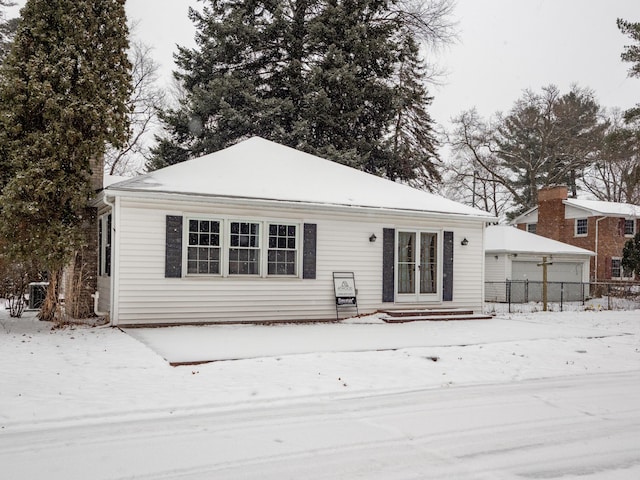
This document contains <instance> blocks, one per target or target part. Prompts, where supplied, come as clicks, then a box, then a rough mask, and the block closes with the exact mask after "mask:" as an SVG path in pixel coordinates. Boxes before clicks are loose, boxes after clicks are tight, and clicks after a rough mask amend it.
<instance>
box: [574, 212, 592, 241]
mask: <svg viewBox="0 0 640 480" xmlns="http://www.w3.org/2000/svg"><path fill="white" fill-rule="evenodd" d="M581 220H584V222H585V228H586V232H584V233H578V222H579V221H581ZM573 236H574V237H588V236H589V218H588V217H581V218H576V219H575V220H574V221H573Z"/></svg>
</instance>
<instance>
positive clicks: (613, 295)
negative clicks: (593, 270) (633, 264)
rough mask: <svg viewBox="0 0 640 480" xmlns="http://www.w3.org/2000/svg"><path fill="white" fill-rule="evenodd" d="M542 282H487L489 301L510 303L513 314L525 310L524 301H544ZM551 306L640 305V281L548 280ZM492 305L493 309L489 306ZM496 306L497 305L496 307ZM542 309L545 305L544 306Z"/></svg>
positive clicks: (609, 307) (612, 307) (619, 307)
mask: <svg viewBox="0 0 640 480" xmlns="http://www.w3.org/2000/svg"><path fill="white" fill-rule="evenodd" d="M543 289H544V285H543V282H541V281H529V280H507V281H505V282H485V302H487V303H488V304H502V305H506V306H508V311H509V313H511V312H513V311H523V308H522V307H517V306H519V305H524V304H540V305H542V302H543ZM547 303H548V304H549V305H550V307H551V308H550V309H552V310H556V311H557V310H559V311H563V310H565V309H569V308H570V309H572V310H575V309H576V308H580V307H582V308H588V309H596V308H597V309H606V310H626V309H630V308H640V283H636V282H608V283H607V282H595V283H581V282H547ZM489 308H492V307H491V306H489ZM494 308H495V307H494ZM540 309H542V308H540Z"/></svg>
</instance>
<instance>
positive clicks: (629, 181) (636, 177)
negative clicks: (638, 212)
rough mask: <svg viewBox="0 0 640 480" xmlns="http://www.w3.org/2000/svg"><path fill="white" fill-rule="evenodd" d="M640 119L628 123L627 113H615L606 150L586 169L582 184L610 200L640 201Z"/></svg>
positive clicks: (605, 139)
mask: <svg viewBox="0 0 640 480" xmlns="http://www.w3.org/2000/svg"><path fill="white" fill-rule="evenodd" d="M638 145H640V121H635V122H631V123H625V121H624V118H623V114H622V113H621V112H620V111H619V110H616V111H614V112H613V113H612V114H611V126H610V127H609V129H608V130H607V133H606V135H605V138H604V143H603V147H602V152H601V155H600V158H599V160H598V161H597V162H594V163H593V164H592V165H591V166H590V168H588V169H587V171H586V172H585V175H584V178H583V179H582V186H583V188H584V189H585V190H587V191H588V192H590V193H591V194H592V195H593V196H595V197H596V198H598V199H600V200H605V201H609V202H626V203H633V204H640V151H639V147H638Z"/></svg>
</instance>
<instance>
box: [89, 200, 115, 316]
mask: <svg viewBox="0 0 640 480" xmlns="http://www.w3.org/2000/svg"><path fill="white" fill-rule="evenodd" d="M102 202H103V203H104V204H105V205H106V206H107V207H109V208H111V215H112V217H111V218H112V219H114V218H115V204H113V203H111V202H109V200H108V199H107V196H106V195H103V196H102ZM113 226H114V221H113V220H112V221H111V229H112V230H113ZM113 238H114V235H113V232H112V234H111V242H112V243H113ZM98 255H102V252H98ZM112 262H113V259H112ZM112 273H113V272H112ZM111 277H113V274H112V275H111ZM110 281H111V296H112V297H113V280H112V279H111V280H110ZM91 297H92V298H93V313H94V314H95V315H96V316H98V317H107V318H109V323H108V324H107V326H109V327H112V326H113V323H112V321H111V315H109V313H110V312H101V311H100V310H98V301H99V299H100V292H98V291H97V290H96V292H95V293H94V294H92V295H91Z"/></svg>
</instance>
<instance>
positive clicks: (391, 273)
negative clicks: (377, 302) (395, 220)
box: [382, 228, 396, 302]
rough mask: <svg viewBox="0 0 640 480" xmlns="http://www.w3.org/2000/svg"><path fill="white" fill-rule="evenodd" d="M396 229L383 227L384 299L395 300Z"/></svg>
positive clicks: (386, 300) (387, 300)
mask: <svg viewBox="0 0 640 480" xmlns="http://www.w3.org/2000/svg"><path fill="white" fill-rule="evenodd" d="M395 250H396V230H395V229H394V228H383V229H382V301H383V302H393V301H394V300H395Z"/></svg>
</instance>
